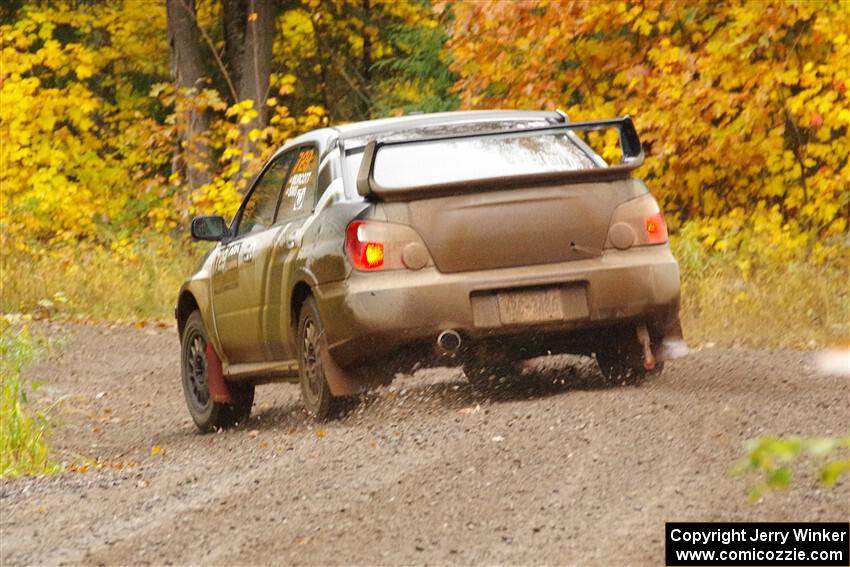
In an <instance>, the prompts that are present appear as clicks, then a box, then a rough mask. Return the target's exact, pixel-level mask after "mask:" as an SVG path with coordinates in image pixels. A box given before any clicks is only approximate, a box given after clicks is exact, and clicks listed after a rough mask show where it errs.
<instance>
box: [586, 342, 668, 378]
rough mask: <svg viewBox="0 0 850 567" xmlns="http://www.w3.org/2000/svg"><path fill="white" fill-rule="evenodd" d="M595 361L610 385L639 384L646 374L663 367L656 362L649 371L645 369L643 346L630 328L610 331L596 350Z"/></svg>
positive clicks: (659, 370) (659, 371)
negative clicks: (605, 339)
mask: <svg viewBox="0 0 850 567" xmlns="http://www.w3.org/2000/svg"><path fill="white" fill-rule="evenodd" d="M596 363H597V364H598V365H599V370H600V371H601V372H602V376H603V378H604V379H605V382H606V383H607V384H610V385H615V384H627V385H633V384H640V383H641V382H642V381H643V380H644V379H645V378H646V377H647V375H648V374H650V373H651V374H660V373H661V371H662V370H663V368H664V365H663V364H658V365H657V366H656V367H655V368H654V369H653V370H652V371H651V372H649V371H647V369H646V368H645V367H644V365H643V347H642V346H641V344H640V343H639V342H638V339H637V334H636V332H635V330H634V329H632V328H628V329H618V330H615V331H612V332H611V334H610V336H609V338H608V340H607V341H605V343H604V344H603V345H602V346H601V347H600V348H599V350H597V351H596Z"/></svg>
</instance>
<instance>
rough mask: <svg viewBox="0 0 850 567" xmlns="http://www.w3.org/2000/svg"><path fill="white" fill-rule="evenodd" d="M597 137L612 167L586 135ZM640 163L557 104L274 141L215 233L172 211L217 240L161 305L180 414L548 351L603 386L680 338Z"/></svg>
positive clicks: (634, 152) (326, 401)
mask: <svg viewBox="0 0 850 567" xmlns="http://www.w3.org/2000/svg"><path fill="white" fill-rule="evenodd" d="M605 129H613V130H614V131H616V132H617V134H618V136H617V137H616V139H618V141H619V147H620V152H621V159H620V160H619V161H618V162H617V163H612V164H608V163H607V162H606V161H605V160H603V159H602V158H601V157H600V155H599V153H597V152H594V151H593V150H592V149H591V146H590V145H589V142H588V140H589V139H590V137H591V136H594V135H599V136H602V135H604V133H600V132H598V131H599V130H605ZM597 139H598V138H597ZM607 139H608V140H609V141H610V140H611V138H607ZM609 146H610V144H609ZM641 163H643V151H642V149H641V145H640V141H639V139H638V136H637V133H636V132H635V129H634V126H633V125H632V122H631V120H630V119H629V118H628V117H625V118H618V119H611V120H602V121H595V122H570V121H568V120H567V118H566V116H564V115H563V114H561V113H557V112H552V113H548V112H503V111H484V112H455V113H444V114H432V115H417V116H408V117H403V118H390V119H384V120H374V121H369V122H361V123H355V124H349V125H345V126H339V127H335V128H323V129H320V130H315V131H313V132H310V133H308V134H305V135H303V136H300V137H298V138H296V139H294V140H292V141H291V142H290V143H288V144H287V145H286V146H284V147H283V148H281V149H280V150H279V151H278V152H277V153H276V154H275V155H274V156H273V157H272V158H271V159H270V160H269V162H268V163H267V164H266V165H265V167H264V168H263V170H262V172H261V173H260V174H259V175H258V176H257V178H256V180H255V181H254V182H253V184H252V186H251V188H250V190H249V191H248V192H247V193H246V195H245V199H244V201H243V202H242V205H241V206H240V208H239V210H238V211H237V212H236V214H235V216H234V217H233V220H232V221H231V222H230V224H229V225H228V224H227V223H226V221H225V220H224V219H223V218H222V217H199V218H196V219H194V221H193V222H192V235H193V236H194V237H195V238H197V239H201V240H212V241H218V242H219V244H218V245H217V246H216V248H215V249H214V250H212V252H211V253H210V254H209V255H208V256H207V257H205V258H204V260H203V261H202V262H201V263H200V265H199V266H198V267H197V269H196V270H195V272H194V273H193V274H192V275H191V277H190V278H189V279H188V280H187V281H186V282H185V283H184V284H183V286H182V288H181V289H180V294H179V299H178V302H177V308H176V316H177V323H178V328H179V332H180V338H181V345H182V365H183V368H182V371H183V374H182V375H183V388H184V393H185V396H186V401H187V404H188V406H189V410H190V413H191V415H192V418H193V419H194V421H195V423H196V424H197V425H198V427H199V428H201V429H203V430H209V429H211V428H214V427H224V426H228V425H232V424H234V423H237V422H240V421H243V420H244V419H246V418H247V416H248V414H249V413H250V410H251V406H252V404H253V398H254V386H255V385H256V384H259V383H263V382H266V381H272V380H280V379H283V380H293V381H295V380H298V381H300V384H301V393H302V398H303V401H304V405H305V406H306V408H307V410H308V411H309V412H310V413H311V414H313V415H315V416H317V417H319V418H324V417H327V416H330V415H332V414H333V413H334V412H335V411H336V410H337V409H338V407H339V406H340V403H341V402H342V400H344V399H345V398H346V397H347V396H351V395H353V394H356V393H357V392H360V391H363V390H365V389H368V388H370V387H373V386H375V385H378V384H382V383H387V382H388V381H389V380H391V379H392V377H393V375H394V374H395V372H399V371H404V370H405V369H407V370H409V369H411V368H414V367H418V366H426V365H429V364H430V365H440V366H445V365H452V364H454V365H460V366H462V367H463V370H464V373H465V374H466V376H467V377H468V379H469V380H470V381H471V382H472V383H473V384H474V385H476V386H486V385H487V384H488V383H489V382H490V381H493V380H503V379H506V378H509V377H510V376H511V375H512V374H513V373H514V369H515V365H516V364H517V363H518V362H521V361H522V360H525V359H529V358H533V357H537V356H541V355H545V354H550V353H580V354H590V355H593V356H595V358H596V360H597V361H598V363H599V367H600V370H601V372H602V375H603V376H604V377H606V378H607V379H609V380H615V381H619V380H636V379H640V378H641V377H643V376H644V375H645V374H646V373H647V372H654V371H655V372H657V371H659V370H660V368H661V366H662V363H663V360H664V358H666V357H668V356H670V352H671V351H672V350H673V349H672V348H671V347H672V345H677V344H678V345H681V330H680V325H679V314H678V309H679V270H678V266H677V264H676V261H675V259H674V258H673V256H672V254H671V253H670V248H669V246H668V244H667V229H666V225H665V223H664V217H663V216H662V214H661V212H660V210H659V208H658V204H657V203H656V201H655V199H654V198H653V197H652V195H651V194H650V193H649V191H648V189H647V188H646V186H645V185H644V184H643V183H642V182H641V181H640V180H638V179H635V178H632V177H631V173H632V171H633V170H634V169H635V168H637V167H638V166H639V165H640V164H641Z"/></svg>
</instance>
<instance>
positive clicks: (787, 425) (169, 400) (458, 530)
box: [0, 325, 850, 566]
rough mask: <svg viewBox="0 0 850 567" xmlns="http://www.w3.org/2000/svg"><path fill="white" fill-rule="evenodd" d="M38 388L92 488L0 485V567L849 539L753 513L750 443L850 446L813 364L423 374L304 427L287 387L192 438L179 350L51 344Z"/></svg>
mask: <svg viewBox="0 0 850 567" xmlns="http://www.w3.org/2000/svg"><path fill="white" fill-rule="evenodd" d="M45 330H46V331H47V332H49V333H51V334H54V335H61V336H64V337H66V340H65V341H64V345H63V346H61V347H60V348H59V349H58V350H57V351H56V352H54V353H53V354H51V355H50V356H49V357H48V358H47V359H46V360H44V361H43V362H42V363H40V364H38V365H37V366H35V367H33V368H32V369H30V371H29V374H30V376H31V377H34V378H37V379H39V380H41V381H42V382H44V384H45V385H44V386H43V387H42V388H40V389H39V390H38V392H37V393H36V394H37V396H38V398H39V403H41V404H45V403H49V402H51V401H54V400H61V401H60V402H59V405H58V408H57V410H55V412H54V416H55V417H54V422H55V423H56V428H55V431H54V433H53V436H52V442H53V445H54V446H55V448H56V449H57V450H58V451H59V454H60V455H63V456H64V458H65V459H71V458H74V459H76V460H77V462H83V461H82V459H83V458H87V459H96V460H97V461H99V462H100V463H101V465H102V466H101V467H100V468H98V470H94V471H89V472H73V473H66V474H62V475H59V476H54V477H51V478H41V479H15V480H8V479H7V480H4V481H0V509H2V514H1V515H0V529H2V538H1V539H0V564H2V565H4V566H7V565H23V564H39V565H42V564H64V563H70V564H80V563H82V564H156V565H159V564H215V565H224V564H239V565H242V564H268V563H274V564H279V565H282V564H293V565H339V564H343V565H351V564H359V565H374V564H431V565H433V564H440V565H455V564H460V565H468V564H488V565H490V564H509V565H529V564H549V565H608V564H620V565H661V564H663V551H664V522H665V521H689V520H694V521H696V520H702V521H724V520H726V521H746V520H751V521H762V520H763V521H809V520H811V521H821V520H822V521H828V520H832V521H837V520H840V521H846V520H847V519H848V518H850V482H848V479H847V478H846V477H845V478H844V480H843V481H842V482H841V483H840V484H839V486H838V487H836V488H835V489H834V490H831V491H830V490H824V489H822V488H821V487H820V486H819V484H818V482H817V481H816V479H815V478H814V476H813V475H812V474H810V473H809V471H810V470H811V467H810V466H805V463H803V464H801V466H800V467H799V471H800V476H799V477H798V478H796V479H795V484H794V488H793V490H791V491H790V492H788V493H771V494H768V495H766V496H765V497H763V498H762V500H761V501H759V502H757V503H755V504H750V503H748V501H747V497H746V495H747V489H748V487H749V486H750V481H751V480H752V479H747V478H740V477H733V476H731V475H730V472H729V471H730V468H731V467H732V466H733V465H734V463H735V462H736V461H737V460H738V459H739V458H740V457H741V455H742V444H743V443H744V441H746V440H747V439H751V438H753V437H757V436H759V435H762V434H767V433H771V434H778V435H782V434H800V435H821V434H833V435H837V434H847V432H848V430H850V380H848V377H847V376H827V375H822V374H820V373H819V372H818V371H816V370H815V368H814V366H813V364H812V362H811V358H810V355H809V354H807V353H800V352H788V351H752V350H736V349H733V350H726V349H720V348H703V349H700V350H697V351H695V352H694V353H693V354H691V355H690V356H689V357H687V358H685V359H682V360H679V361H674V362H673V363H670V364H669V365H668V367H667V369H666V371H665V372H664V374H663V375H661V376H658V377H654V378H652V379H650V380H649V381H647V382H645V383H644V384H642V385H641V386H630V387H614V388H604V387H602V386H601V385H600V378H599V377H598V376H597V374H596V371H595V369H594V366H593V364H591V363H590V361H589V359H570V358H563V357H562V358H559V359H557V360H550V361H546V362H545V363H544V364H541V365H540V368H539V369H538V370H537V371H536V372H530V373H528V374H527V375H524V376H522V377H521V379H520V380H518V382H517V385H516V386H514V387H512V388H510V389H508V390H506V391H502V392H499V393H497V394H493V395H489V396H480V395H477V394H475V393H473V391H472V390H471V389H470V388H469V387H468V386H467V385H466V384H465V381H464V378H463V375H462V374H461V373H460V372H459V371H457V370H451V369H438V370H430V371H420V372H419V373H417V374H416V375H415V376H412V377H404V378H400V379H398V380H396V382H395V383H394V384H393V386H391V387H389V388H384V389H382V390H379V391H377V392H375V393H373V394H370V395H368V396H366V397H365V398H364V399H363V400H362V401H361V403H360V404H359V405H358V406H357V407H356V408H355V409H354V410H353V411H352V413H350V414H349V415H348V416H346V417H345V418H343V419H341V420H339V421H335V422H331V423H325V424H315V423H313V422H311V421H310V419H308V418H307V416H306V415H305V414H304V413H303V411H302V410H301V408H300V405H299V402H298V388H297V386H295V385H289V384H276V385H267V386H262V387H260V388H258V390H257V398H256V402H255V406H254V412H253V415H252V418H251V419H250V421H249V422H248V423H247V424H245V425H244V426H242V427H240V428H238V429H236V430H232V431H227V432H221V433H216V434H211V435H199V434H197V433H196V432H195V430H194V426H193V425H192V424H191V422H190V420H189V418H188V414H187V412H186V410H185V407H184V402H183V394H182V391H181V389H180V379H179V353H178V343H177V338H176V333H175V331H174V330H173V329H171V328H166V329H162V328H155V327H154V328H146V329H136V328H132V327H113V328H108V327H94V326H71V325H63V326H54V327H49V328H48V327H45Z"/></svg>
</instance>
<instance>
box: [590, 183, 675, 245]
mask: <svg viewBox="0 0 850 567" xmlns="http://www.w3.org/2000/svg"><path fill="white" fill-rule="evenodd" d="M665 242H667V223H666V222H665V221H664V215H663V213H662V212H661V209H659V207H658V203H657V202H656V201H655V198H654V197H653V196H652V195H650V194H649V193H647V194H645V195H642V196H640V197H637V198H636V199H632V200H631V201H626V202H625V203H623V204H621V205H620V206H619V207H617V208H616V209H615V210H614V214H613V216H612V217H611V227H610V228H609V229H608V239H607V241H606V242H605V248H619V249H620V250H625V249H627V248H631V247H632V246H645V245H649V244H663V243H665Z"/></svg>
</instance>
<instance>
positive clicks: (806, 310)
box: [672, 237, 850, 349]
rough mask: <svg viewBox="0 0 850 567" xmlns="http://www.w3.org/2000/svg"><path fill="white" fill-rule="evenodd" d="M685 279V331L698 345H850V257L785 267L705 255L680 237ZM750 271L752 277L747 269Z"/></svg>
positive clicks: (676, 247)
mask: <svg viewBox="0 0 850 567" xmlns="http://www.w3.org/2000/svg"><path fill="white" fill-rule="evenodd" d="M672 246H673V253H674V255H675V256H676V258H677V260H678V261H679V267H680V269H681V273H682V305H681V313H682V326H683V329H684V332H685V338H686V339H687V340H688V342H690V343H693V344H702V343H708V342H713V343H716V344H721V345H746V346H751V347H769V348H796V349H812V348H823V347H828V346H843V347H847V346H848V339H850V283H848V282H850V258H848V257H847V255H846V253H845V255H844V258H842V259H839V260H837V261H832V262H828V263H816V262H814V261H811V260H810V259H808V258H807V257H805V256H804V255H797V256H796V257H792V258H790V259H788V260H787V261H785V262H777V261H768V260H764V259H761V258H759V257H758V256H756V257H747V258H745V259H742V257H741V254H740V253H736V252H731V251H730V252H707V251H706V250H705V249H704V247H703V246H701V245H700V244H699V243H698V242H695V241H694V240H692V239H689V238H687V237H685V238H682V237H680V238H674V239H673V241H672ZM742 265H746V267H747V268H746V273H744V272H743V271H742V269H741V266H742Z"/></svg>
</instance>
